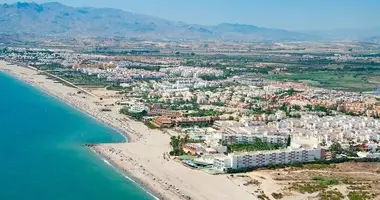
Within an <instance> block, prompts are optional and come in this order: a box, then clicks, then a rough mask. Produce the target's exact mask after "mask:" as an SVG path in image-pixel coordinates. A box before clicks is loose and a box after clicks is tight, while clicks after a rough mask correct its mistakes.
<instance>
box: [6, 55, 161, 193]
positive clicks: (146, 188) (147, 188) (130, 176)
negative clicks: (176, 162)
mask: <svg viewBox="0 0 380 200" xmlns="http://www.w3.org/2000/svg"><path fill="white" fill-rule="evenodd" d="M1 62H2V60H0V73H3V74H5V75H9V76H11V77H13V78H16V79H17V80H19V81H21V82H24V83H27V84H29V85H30V86H32V87H34V88H35V89H38V90H40V91H42V92H44V93H46V94H48V95H50V96H51V97H53V98H55V99H56V100H59V101H61V102H63V103H65V104H66V105H68V106H70V107H72V108H74V109H76V110H78V111H80V112H82V113H83V114H86V115H87V116H89V117H91V118H93V119H95V120H96V121H98V122H100V123H103V124H105V125H106V126H108V127H109V128H111V129H113V130H115V131H117V132H118V133H119V134H120V135H122V136H123V137H124V138H125V141H123V142H124V143H127V142H133V140H132V139H131V136H130V135H129V134H128V132H126V131H123V130H121V129H120V128H118V127H117V126H115V125H114V124H112V123H110V122H108V121H107V120H104V119H103V118H99V117H96V116H94V114H93V113H91V112H89V111H88V110H85V109H83V108H82V107H80V106H76V105H75V104H73V103H72V102H71V101H69V100H68V99H65V98H62V97H61V96H59V95H57V94H55V93H53V92H51V91H50V90H48V89H47V88H44V87H40V86H38V85H36V84H35V83H34V82H32V81H28V80H27V79H23V78H22V77H20V76H19V75H18V74H16V73H12V71H10V70H4V69H3V68H2V66H1V64H2V63H1ZM4 62H5V61H4ZM5 64H6V65H13V64H11V63H8V62H5ZM19 67H22V66H19ZM23 68H26V69H30V70H35V69H33V68H27V67H23ZM35 71H36V72H37V70H35ZM119 143H122V142H119ZM93 145H97V144H85V146H86V147H87V148H88V149H90V150H91V151H92V152H93V153H95V154H96V155H97V156H98V157H99V158H100V159H102V160H103V161H107V162H108V163H106V164H108V165H110V166H111V167H112V168H113V169H114V170H116V171H118V172H120V173H121V174H122V175H123V176H124V177H125V178H127V179H128V180H131V181H132V182H134V183H135V184H137V185H138V186H139V187H141V188H142V189H143V190H144V191H145V192H146V193H147V194H149V195H150V196H152V197H153V198H154V199H166V197H164V196H162V195H161V194H160V193H159V192H157V191H156V190H155V189H154V188H152V187H150V186H149V184H147V183H144V182H142V181H140V180H139V179H137V178H135V177H134V176H133V174H129V173H128V172H127V171H125V170H122V169H121V168H120V167H118V166H117V165H116V164H115V163H114V162H113V161H112V160H111V159H109V158H107V157H106V155H103V154H101V153H100V152H98V151H96V149H94V148H92V147H91V146H93Z"/></svg>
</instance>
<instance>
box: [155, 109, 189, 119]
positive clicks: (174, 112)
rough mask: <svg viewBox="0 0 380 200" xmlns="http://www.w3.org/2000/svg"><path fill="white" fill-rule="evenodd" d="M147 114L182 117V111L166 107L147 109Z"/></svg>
mask: <svg viewBox="0 0 380 200" xmlns="http://www.w3.org/2000/svg"><path fill="white" fill-rule="evenodd" d="M148 115H159V116H166V117H172V118H175V117H182V115H183V113H182V112H181V111H177V110H168V109H152V110H150V111H149V113H148Z"/></svg>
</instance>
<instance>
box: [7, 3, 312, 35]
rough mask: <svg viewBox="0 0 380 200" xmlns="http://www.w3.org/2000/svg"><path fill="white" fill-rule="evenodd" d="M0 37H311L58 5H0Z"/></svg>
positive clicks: (258, 28)
mask: <svg viewBox="0 0 380 200" xmlns="http://www.w3.org/2000/svg"><path fill="white" fill-rule="evenodd" d="M0 27H1V29H0V34H9V35H12V34H16V35H32V36H65V37H79V36H122V37H127V38H141V39H167V40H251V41H278V40H281V41H284V40H308V39H310V38H314V37H313V36H311V35H308V34H303V33H298V32H293V31H287V30H282V29H270V28H263V27H257V26H253V25H244V24H230V23H222V24H219V25H215V26H204V25H196V24H186V23H183V22H174V21H169V20H165V19H160V18H157V17H153V16H148V15H142V14H136V13H132V12H127V11H123V10H118V9H111V8H90V7H78V8H77V7H71V6H66V5H63V4H60V3H55V2H53V3H43V4H37V3H26V2H23V3H22V2H18V3H14V4H0Z"/></svg>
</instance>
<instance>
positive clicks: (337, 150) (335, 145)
mask: <svg viewBox="0 0 380 200" xmlns="http://www.w3.org/2000/svg"><path fill="white" fill-rule="evenodd" d="M329 150H330V152H331V155H332V157H333V158H336V154H340V153H342V152H343V148H342V146H341V145H340V143H339V142H334V143H333V144H332V145H331V146H330V148H329Z"/></svg>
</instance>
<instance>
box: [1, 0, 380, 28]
mask: <svg viewBox="0 0 380 200" xmlns="http://www.w3.org/2000/svg"><path fill="white" fill-rule="evenodd" d="M51 1H57V2H60V3H62V4H66V5H70V6H75V7H78V6H79V7H80V6H87V7H107V8H118V9H122V10H126V11H130V12H134V13H140V14H147V15H152V16H156V17H160V18H164V19H168V20H173V21H182V22H186V23H191V24H201V25H216V24H219V23H224V22H226V23H240V24H251V25H256V26H261V27H268V28H281V29H287V30H302V31H315V30H336V29H367V28H380V0H50V1H49V0H35V2H37V3H43V2H51ZM14 2H16V1H14V0H0V3H14Z"/></svg>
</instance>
